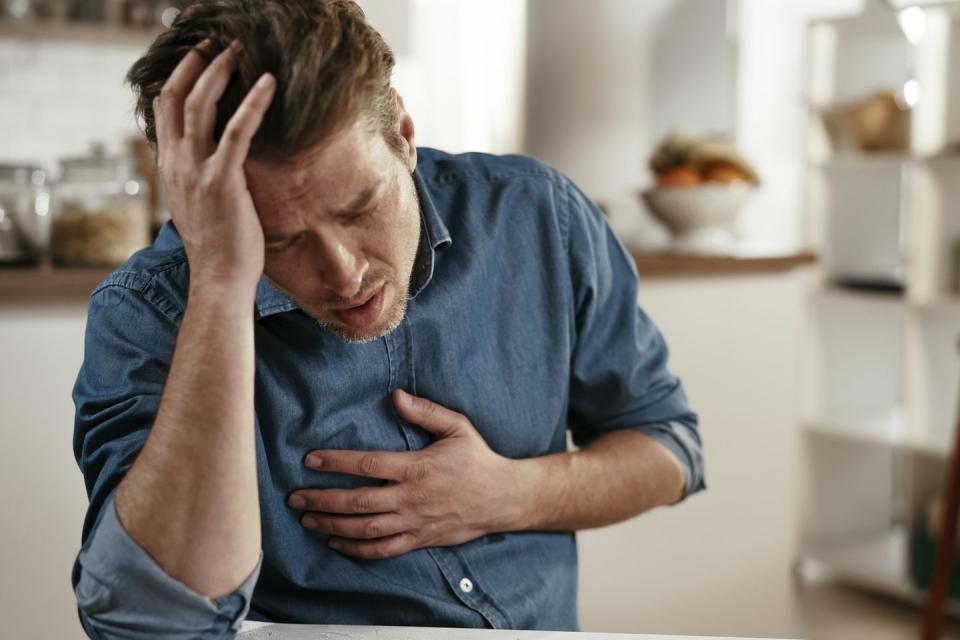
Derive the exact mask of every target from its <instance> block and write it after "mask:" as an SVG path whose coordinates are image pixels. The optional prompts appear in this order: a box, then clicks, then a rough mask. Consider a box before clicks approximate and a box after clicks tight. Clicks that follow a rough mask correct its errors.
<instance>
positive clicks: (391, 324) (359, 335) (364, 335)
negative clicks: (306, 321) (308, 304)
mask: <svg viewBox="0 0 960 640" xmlns="http://www.w3.org/2000/svg"><path fill="white" fill-rule="evenodd" d="M394 288H395V289H396V287H394ZM302 308H303V307H301V309H302ZM308 314H309V315H310V317H311V318H313V319H314V321H315V322H316V323H317V324H318V325H319V326H320V327H321V328H323V329H326V330H327V331H329V332H330V333H332V334H334V335H335V336H337V337H338V338H340V339H341V340H343V341H344V342H349V343H351V344H364V343H367V342H373V341H374V340H379V339H380V338H382V337H384V336H386V335H388V334H390V333H393V331H395V330H396V329H397V327H399V326H400V323H401V322H403V318H404V316H406V315H407V296H406V293H405V292H404V293H399V292H398V295H397V299H396V301H395V302H394V303H393V304H392V305H391V306H390V308H389V309H385V310H384V311H382V312H381V315H382V316H383V317H384V321H383V322H382V323H381V325H380V326H379V327H377V328H374V329H373V330H362V329H353V328H351V327H347V326H344V325H342V324H340V323H338V322H331V321H329V320H324V319H322V318H320V317H318V316H316V315H314V314H312V313H309V312H308Z"/></svg>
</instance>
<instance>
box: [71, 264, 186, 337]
mask: <svg viewBox="0 0 960 640" xmlns="http://www.w3.org/2000/svg"><path fill="white" fill-rule="evenodd" d="M186 262H187V261H186V259H183V260H179V261H177V262H172V263H164V264H163V265H161V267H162V268H161V269H159V270H158V271H156V272H154V273H152V274H150V275H149V276H147V275H145V274H143V273H142V272H140V271H128V270H117V271H114V272H113V273H112V274H110V276H109V277H107V279H106V280H105V281H104V282H102V283H101V284H100V285H99V286H98V287H97V288H96V289H94V290H93V293H91V294H90V298H91V299H93V297H94V296H96V295H97V294H99V293H101V292H102V291H105V290H106V289H109V288H111V287H116V288H119V289H126V290H127V291H134V292H136V293H137V294H139V296H140V299H141V300H143V301H144V302H146V303H147V304H149V305H150V306H151V307H153V308H154V309H156V310H157V311H159V312H160V314H161V315H163V317H165V318H166V319H167V320H168V321H170V322H171V323H172V324H173V325H174V326H176V324H177V319H176V318H174V317H172V316H171V315H170V314H169V313H168V312H167V311H166V310H165V309H163V308H162V307H161V305H159V304H157V301H162V302H163V303H164V304H165V305H169V306H170V308H171V309H176V310H177V312H178V313H180V314H181V315H182V314H183V309H181V308H180V306H179V305H177V304H175V303H174V302H173V301H172V300H170V298H169V297H167V296H165V295H164V294H162V293H159V292H158V291H157V290H156V288H154V287H153V285H154V282H155V280H156V279H157V277H158V276H161V275H163V274H165V273H167V272H168V271H172V270H173V269H176V268H178V267H182V266H183V265H184V264H186ZM122 276H131V277H133V278H135V279H137V280H140V279H142V278H146V280H144V281H143V282H142V284H139V283H138V284H137V286H132V285H131V284H127V282H126V281H125V280H124V278H122ZM148 290H149V291H148ZM148 292H149V293H150V296H148V295H147V294H148ZM151 298H155V300H156V301H155V300H154V299H151Z"/></svg>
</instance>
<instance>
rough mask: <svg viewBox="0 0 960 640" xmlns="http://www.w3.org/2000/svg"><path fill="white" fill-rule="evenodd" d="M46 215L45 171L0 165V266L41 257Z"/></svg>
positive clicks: (45, 230)
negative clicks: (1, 263)
mask: <svg viewBox="0 0 960 640" xmlns="http://www.w3.org/2000/svg"><path fill="white" fill-rule="evenodd" d="M49 212H50V188H49V185H48V184H47V172H46V171H44V170H43V169H41V168H40V167H37V166H33V165H19V164H2V165H0V262H3V263H18V264H22V263H32V262H37V261H39V260H40V259H41V258H42V257H43V255H44V253H45V252H46V249H47V242H48V235H49V227H50V216H49V215H48V214H49Z"/></svg>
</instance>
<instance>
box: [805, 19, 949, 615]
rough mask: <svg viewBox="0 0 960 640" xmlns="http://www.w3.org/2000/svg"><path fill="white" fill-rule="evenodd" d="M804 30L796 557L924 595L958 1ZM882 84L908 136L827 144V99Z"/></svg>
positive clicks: (945, 350) (861, 582) (890, 589)
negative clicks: (883, 143) (864, 145)
mask: <svg viewBox="0 0 960 640" xmlns="http://www.w3.org/2000/svg"><path fill="white" fill-rule="evenodd" d="M808 36H809V37H808V73H809V77H808V88H809V96H808V103H809V105H810V109H809V121H808V126H807V131H808V146H807V166H808V175H809V180H808V185H809V188H808V192H807V208H808V219H809V221H810V227H809V233H810V235H811V242H812V243H813V244H814V245H816V246H818V247H819V248H820V251H821V253H822V255H823V256H824V278H823V282H822V284H821V286H820V287H819V288H818V290H817V291H816V292H815V293H814V294H813V297H812V300H811V305H810V309H811V311H810V313H811V320H812V322H811V323H810V324H811V326H812V327H813V329H812V330H811V335H810V336H809V338H808V340H809V347H810V348H809V349H807V352H808V353H809V358H808V362H807V363H806V365H807V366H806V370H807V372H808V379H807V384H806V389H805V391H806V398H805V400H806V401H805V412H806V416H805V421H806V429H805V454H806V460H805V474H806V478H805V488H806V492H805V496H804V498H805V504H804V519H803V521H804V529H803V531H802V532H801V550H800V558H799V560H800V565H799V566H800V567H801V568H803V567H804V566H806V565H807V563H812V564H813V565H815V566H816V568H817V569H818V571H819V570H826V571H827V573H828V574H829V575H832V576H834V577H835V578H837V579H839V580H842V581H845V582H848V583H851V584H854V585H858V586H861V587H863V588H867V589H872V590H875V591H877V592H882V593H884V594H887V595H892V596H896V597H900V598H902V599H904V600H907V601H910V602H916V603H919V602H922V600H923V595H924V591H923V590H922V589H920V588H918V587H917V586H916V585H915V584H914V582H913V580H912V579H911V573H910V557H909V555H910V539H911V532H912V531H913V530H914V527H916V526H918V525H919V524H920V523H921V522H922V521H923V520H922V519H923V518H924V514H925V509H926V506H927V504H928V502H929V501H930V500H931V499H932V498H934V497H936V496H937V495H939V494H940V492H941V491H942V488H943V487H942V482H943V476H944V467H945V461H946V458H947V456H948V454H949V446H950V444H951V442H952V433H951V430H952V429H953V424H954V420H955V416H956V412H957V394H958V390H960V354H958V352H957V347H956V345H957V341H958V338H960V295H958V292H957V291H956V289H955V287H956V284H955V283H954V282H953V279H954V276H953V272H954V268H955V266H954V260H955V259H956V258H955V257H954V249H953V247H954V246H955V243H957V242H960V3H938V4H935V5H929V4H928V5H925V6H924V7H923V8H920V7H917V6H914V7H906V8H905V9H903V10H900V11H894V10H892V9H891V10H888V9H881V8H875V7H874V8H871V9H869V10H868V11H866V12H864V13H863V14H860V15H855V16H849V17H843V18H836V19H829V20H819V21H816V22H813V23H811V24H810V26H809V32H808ZM886 89H890V90H893V91H895V92H896V93H897V94H898V95H900V96H902V98H903V99H904V100H905V101H906V102H907V103H908V104H910V105H911V107H912V108H911V114H910V144H909V147H908V148H904V149H902V150H899V151H893V152H877V153H867V152H853V151H838V150H836V149H834V148H832V147H831V145H830V141H829V138H828V136H827V132H826V128H825V127H824V125H823V122H822V117H821V115H820V114H821V113H822V110H823V109H825V108H828V107H831V106H834V105H837V104H843V103H850V102H851V101H855V100H858V99H863V98H867V97H870V96H871V95H874V94H876V93H877V92H878V91H881V90H886ZM800 573H801V575H802V574H803V573H804V572H803V571H801V572H800ZM949 610H950V611H951V613H952V614H954V615H957V616H960V600H957V599H953V600H951V604H950V606H949Z"/></svg>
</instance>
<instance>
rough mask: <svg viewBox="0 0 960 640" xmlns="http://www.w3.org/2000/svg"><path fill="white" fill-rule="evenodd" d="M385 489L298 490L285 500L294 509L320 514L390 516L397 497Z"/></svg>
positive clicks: (390, 489) (389, 489) (395, 505)
mask: <svg viewBox="0 0 960 640" xmlns="http://www.w3.org/2000/svg"><path fill="white" fill-rule="evenodd" d="M396 486H398V485H389V486H386V487H362V488H360V489H300V490H299V491H295V492H293V493H291V494H290V497H289V498H288V499H287V504H289V505H290V506H291V507H292V508H294V509H303V510H307V511H322V512H324V513H341V514H363V513H390V512H395V511H397V510H398V508H399V506H400V504H401V496H400V495H399V493H398V492H397V491H396V489H394V487H396Z"/></svg>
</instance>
